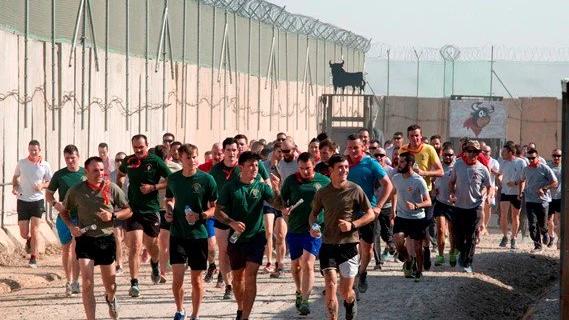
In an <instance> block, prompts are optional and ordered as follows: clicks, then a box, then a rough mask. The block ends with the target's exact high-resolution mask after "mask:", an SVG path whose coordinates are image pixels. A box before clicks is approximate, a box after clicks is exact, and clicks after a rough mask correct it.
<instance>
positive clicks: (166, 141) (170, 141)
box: [162, 140, 174, 143]
mask: <svg viewBox="0 0 569 320" xmlns="http://www.w3.org/2000/svg"><path fill="white" fill-rule="evenodd" d="M162 142H163V143H172V142H174V140H162Z"/></svg>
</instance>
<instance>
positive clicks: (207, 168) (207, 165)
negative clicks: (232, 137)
mask: <svg viewBox="0 0 569 320" xmlns="http://www.w3.org/2000/svg"><path fill="white" fill-rule="evenodd" d="M211 167H213V160H209V161H208V162H206V163H202V164H200V165H199V166H198V169H200V170H201V171H203V172H207V173H209V171H210V170H211Z"/></svg>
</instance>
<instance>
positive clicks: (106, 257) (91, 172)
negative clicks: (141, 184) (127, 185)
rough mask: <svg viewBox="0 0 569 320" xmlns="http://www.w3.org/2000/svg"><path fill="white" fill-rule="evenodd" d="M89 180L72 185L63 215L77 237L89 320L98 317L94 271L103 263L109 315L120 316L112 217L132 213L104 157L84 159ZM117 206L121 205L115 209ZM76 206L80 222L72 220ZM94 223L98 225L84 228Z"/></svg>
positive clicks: (101, 267) (64, 205) (115, 217)
mask: <svg viewBox="0 0 569 320" xmlns="http://www.w3.org/2000/svg"><path fill="white" fill-rule="evenodd" d="M85 175H86V176H87V181H85V182H81V183H78V184H75V185H74V186H72V187H71V188H70V189H69V190H68V192H67V196H66V197H65V202H64V203H63V210H62V211H61V212H60V216H61V218H62V219H63V222H65V224H66V225H67V227H68V228H69V230H70V231H71V234H72V235H73V236H74V237H75V241H76V246H75V252H76V254H77V259H79V266H80V268H81V281H82V284H83V294H82V300H83V307H84V308H85V315H86V317H87V319H88V320H92V319H95V293H94V273H95V266H97V265H98V266H100V269H101V278H102V280H103V286H104V287H105V301H106V302H107V306H108V307H109V316H110V317H111V318H112V319H118V317H119V314H118V303H117V299H116V296H115V291H116V283H115V253H116V248H115V246H116V242H115V238H114V235H113V220H114V219H120V220H124V219H127V218H128V217H130V216H131V214H132V212H131V210H130V208H129V206H128V203H127V200H126V197H125V195H124V193H123V192H122V190H121V189H120V188H119V187H118V186H117V185H116V184H114V183H112V182H110V181H109V180H106V179H104V176H105V166H104V164H103V159H101V158H99V157H91V158H89V159H87V161H85ZM114 207H118V208H121V209H120V210H119V211H115V209H114ZM73 209H76V210H77V222H78V223H77V224H75V223H73V221H72V220H71V216H70V213H71V210H73ZM91 225H95V226H96V228H95V229H91V230H89V231H84V230H85V229H83V228H88V227H89V226H91Z"/></svg>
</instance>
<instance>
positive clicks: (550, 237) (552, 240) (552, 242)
mask: <svg viewBox="0 0 569 320" xmlns="http://www.w3.org/2000/svg"><path fill="white" fill-rule="evenodd" d="M554 243H555V237H554V236H549V243H548V244H547V247H548V248H551V247H553V244H554Z"/></svg>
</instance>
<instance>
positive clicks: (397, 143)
mask: <svg viewBox="0 0 569 320" xmlns="http://www.w3.org/2000/svg"><path fill="white" fill-rule="evenodd" d="M391 141H392V142H393V145H392V146H391V147H389V148H387V149H385V151H386V152H387V157H388V158H389V159H391V160H393V150H394V149H395V148H401V147H402V146H403V132H400V131H397V132H395V133H394V134H393V138H392V139H391Z"/></svg>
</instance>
